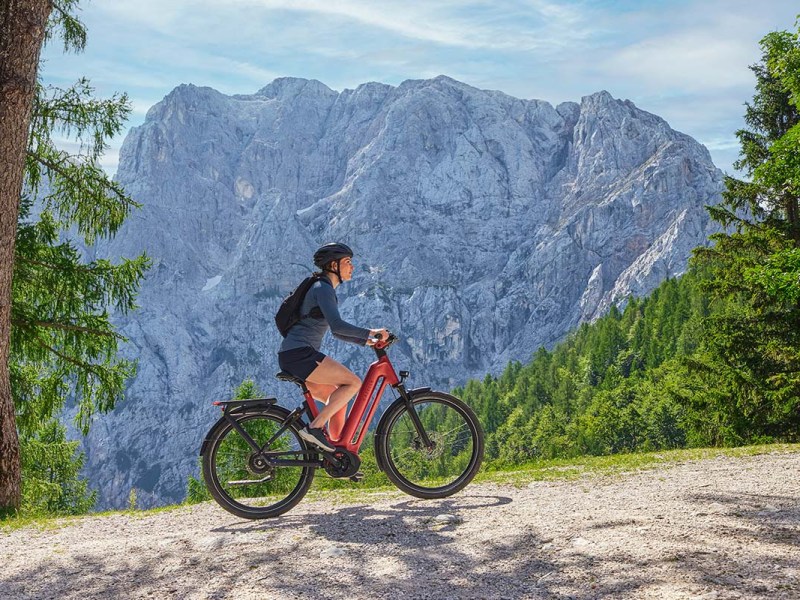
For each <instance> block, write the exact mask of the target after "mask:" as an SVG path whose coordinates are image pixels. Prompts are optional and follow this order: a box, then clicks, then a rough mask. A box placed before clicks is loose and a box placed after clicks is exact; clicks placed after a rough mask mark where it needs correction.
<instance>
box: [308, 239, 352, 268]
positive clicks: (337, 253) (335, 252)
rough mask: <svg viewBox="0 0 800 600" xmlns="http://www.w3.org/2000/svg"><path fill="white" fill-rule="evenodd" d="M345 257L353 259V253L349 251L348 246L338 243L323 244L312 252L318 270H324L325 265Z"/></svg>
mask: <svg viewBox="0 0 800 600" xmlns="http://www.w3.org/2000/svg"><path fill="white" fill-rule="evenodd" d="M347 257H350V258H352V257H353V251H352V250H351V249H350V246H347V245H346V244H340V243H338V242H337V243H333V244H325V245H324V246H322V247H321V248H320V249H319V250H317V251H316V252H314V264H315V265H316V266H317V267H319V268H320V269H324V268H325V265H327V264H328V263H329V262H331V261H334V260H340V259H342V258H347Z"/></svg>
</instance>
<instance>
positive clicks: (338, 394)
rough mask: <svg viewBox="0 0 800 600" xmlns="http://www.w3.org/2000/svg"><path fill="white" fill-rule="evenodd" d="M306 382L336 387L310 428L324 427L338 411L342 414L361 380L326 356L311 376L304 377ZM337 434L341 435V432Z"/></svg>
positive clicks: (359, 386)
mask: <svg viewBox="0 0 800 600" xmlns="http://www.w3.org/2000/svg"><path fill="white" fill-rule="evenodd" d="M306 382H311V383H312V384H314V383H317V384H319V383H322V384H328V385H335V386H336V391H335V392H333V393H332V394H331V395H330V398H329V399H328V404H327V405H325V408H323V409H322V410H321V411H320V413H319V414H318V415H317V418H316V419H314V420H313V421H312V422H311V424H310V427H312V428H317V427H324V426H325V424H326V423H327V422H328V420H330V419H331V418H332V417H333V416H334V415H335V414H336V413H338V412H339V411H342V412H344V410H346V409H347V403H348V402H350V400H351V399H352V398H353V396H355V395H356V394H357V393H358V390H359V389H360V388H361V380H360V379H359V378H358V376H356V375H355V373H353V372H352V371H350V369H348V368H347V367H345V366H344V365H343V364H341V363H339V362H337V361H335V360H334V359H332V358H331V357H330V356H326V357H325V359H324V360H323V361H322V362H321V363H319V365H318V366H317V368H316V369H314V370H313V371H312V372H311V375H309V376H308V377H306ZM343 409H344V410H343ZM339 433H341V430H340V431H339ZM331 434H333V432H331Z"/></svg>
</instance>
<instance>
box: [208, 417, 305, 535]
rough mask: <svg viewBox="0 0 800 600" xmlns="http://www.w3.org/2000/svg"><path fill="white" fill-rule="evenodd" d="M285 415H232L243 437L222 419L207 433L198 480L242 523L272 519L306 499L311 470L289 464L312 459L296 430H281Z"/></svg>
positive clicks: (292, 427) (288, 428)
mask: <svg viewBox="0 0 800 600" xmlns="http://www.w3.org/2000/svg"><path fill="white" fill-rule="evenodd" d="M288 415H289V412H288V411H287V410H285V409H282V408H280V407H273V408H270V409H269V410H267V411H264V412H258V413H243V414H241V415H237V416H235V417H234V419H235V420H236V423H237V425H239V427H240V428H241V429H242V431H243V432H244V434H245V435H243V434H242V432H240V431H238V430H237V429H236V428H235V427H234V426H233V424H232V423H231V422H230V421H227V420H224V419H223V420H220V421H219V422H218V423H217V425H216V426H215V427H214V428H213V429H212V431H211V433H210V434H209V438H210V444H209V446H208V448H207V449H206V451H205V452H204V453H203V478H204V479H205V482H206V486H207V487H208V491H209V493H210V494H211V496H212V497H213V498H214V500H216V501H217V503H219V505H220V506H222V508H224V509H225V510H227V511H228V512H230V513H233V514H234V515H236V516H238V517H243V518H245V519H266V518H269V517H277V516H278V515H282V514H283V513H285V512H286V511H288V510H290V509H291V508H293V507H294V506H295V505H296V504H297V503H298V502H300V500H301V499H302V498H303V496H305V494H306V492H307V491H308V488H309V486H310V485H311V482H312V481H313V479H314V468H313V467H309V466H302V465H298V464H292V463H299V462H300V461H310V460H312V459H313V458H315V457H316V454H315V453H314V452H313V451H312V450H310V449H309V448H308V446H307V445H306V442H305V441H304V440H303V439H302V438H300V436H299V435H298V434H297V427H296V426H295V424H292V425H288V426H287V425H286V422H287V418H288ZM247 438H250V439H249V440H248V439H247ZM253 445H255V446H256V447H257V448H258V449H256V448H254V447H253ZM305 451H307V453H306V452H305ZM277 461H280V464H277Z"/></svg>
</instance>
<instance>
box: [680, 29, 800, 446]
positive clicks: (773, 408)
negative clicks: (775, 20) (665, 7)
mask: <svg viewBox="0 0 800 600" xmlns="http://www.w3.org/2000/svg"><path fill="white" fill-rule="evenodd" d="M761 48H762V50H763V55H762V61H761V63H759V64H757V65H754V66H753V67H751V69H752V71H753V72H754V73H755V75H756V94H755V96H754V98H753V102H752V104H748V105H747V110H746V114H745V122H746V124H747V125H748V127H749V129H742V130H740V131H738V132H737V136H738V138H739V140H740V142H741V145H742V150H741V158H740V160H739V161H738V162H737V163H736V166H737V168H740V169H743V170H744V171H745V173H746V174H747V175H748V176H749V177H750V180H749V181H740V180H736V179H734V178H732V177H728V178H727V179H726V188H727V189H726V191H725V193H724V194H723V198H724V202H723V204H722V205H721V206H719V207H715V208H712V209H710V213H711V215H712V217H713V218H715V219H716V220H718V221H719V222H720V223H722V224H723V225H725V226H728V227H731V228H733V231H729V232H725V233H719V234H716V235H714V236H712V239H713V241H714V245H713V246H712V247H710V248H706V249H698V250H696V251H695V265H696V266H698V267H702V269H703V271H704V273H705V274H706V275H707V276H708V279H707V282H706V284H705V289H706V290H707V291H708V292H709V294H710V296H711V298H712V300H715V301H716V303H717V307H716V309H715V311H714V312H715V314H713V315H712V316H711V317H709V319H708V320H707V321H706V326H705V331H706V335H705V341H706V348H707V350H708V354H707V356H706V357H705V359H704V360H698V361H695V367H697V368H696V369H695V370H696V371H697V372H698V373H703V372H705V373H706V374H707V376H710V377H714V378H731V381H732V383H733V385H731V386H729V387H730V389H733V390H735V397H734V398H730V399H729V400H728V401H729V402H735V404H736V407H737V413H738V416H737V418H736V420H735V421H734V422H733V423H732V428H733V429H732V431H733V435H734V437H738V438H740V439H742V440H744V439H750V438H752V437H753V436H756V435H762V436H768V437H782V438H783V437H785V436H787V435H788V436H792V435H794V436H796V435H797V431H798V426H800V303H798V298H800V268H798V267H800V210H799V209H798V206H799V203H800V125H798V123H800V113H799V112H798V106H797V100H798V99H799V98H800V94H799V93H798V92H800V89H798V88H800V85H798V79H799V78H800V76H798V68H800V60H798V55H799V54H800V43H799V42H798V35H797V34H796V33H789V32H775V33H771V34H769V35H767V36H765V37H764V38H763V39H762V41H761Z"/></svg>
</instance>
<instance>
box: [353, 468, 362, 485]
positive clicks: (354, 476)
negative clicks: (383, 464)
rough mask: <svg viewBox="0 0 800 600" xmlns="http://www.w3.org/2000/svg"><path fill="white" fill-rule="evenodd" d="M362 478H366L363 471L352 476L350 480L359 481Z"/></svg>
mask: <svg viewBox="0 0 800 600" xmlns="http://www.w3.org/2000/svg"><path fill="white" fill-rule="evenodd" d="M362 479H364V474H363V473H362V472H361V471H359V472H358V473H356V474H355V475H351V476H350V481H354V482H355V483H358V482H359V481H361V480H362Z"/></svg>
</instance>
